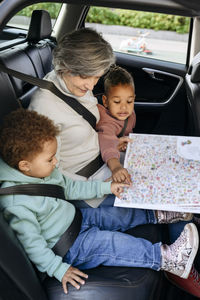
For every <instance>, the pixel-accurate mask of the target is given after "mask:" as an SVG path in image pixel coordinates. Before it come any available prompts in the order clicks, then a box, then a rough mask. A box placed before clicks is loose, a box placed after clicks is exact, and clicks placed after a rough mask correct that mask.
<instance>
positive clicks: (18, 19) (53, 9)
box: [7, 3, 62, 29]
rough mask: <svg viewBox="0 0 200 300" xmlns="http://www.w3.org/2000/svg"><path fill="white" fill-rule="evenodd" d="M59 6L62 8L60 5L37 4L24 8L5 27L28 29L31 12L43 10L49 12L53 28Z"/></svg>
mask: <svg viewBox="0 0 200 300" xmlns="http://www.w3.org/2000/svg"><path fill="white" fill-rule="evenodd" d="M61 6H62V4H61V3H38V4H33V5H30V6H27V7H26V8H24V9H22V10H21V11H20V12H18V13H17V15H16V16H14V17H13V18H12V19H11V20H10V21H9V22H8V24H7V25H8V26H10V27H16V28H21V29H28V28H29V24H30V20H31V15H32V12H33V10H35V9H44V10H47V11H48V12H49V14H50V16H51V20H52V26H53V25H54V24H55V21H56V18H57V17H58V14H59V12H60V9H61Z"/></svg>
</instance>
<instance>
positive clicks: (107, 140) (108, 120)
mask: <svg viewBox="0 0 200 300" xmlns="http://www.w3.org/2000/svg"><path fill="white" fill-rule="evenodd" d="M97 106H98V109H99V113H100V120H99V122H98V123H97V126H96V130H97V131H98V136H99V145H100V149H101V156H102V159H103V161H104V162H105V163H107V161H108V160H109V159H111V158H118V159H119V157H120V153H119V151H118V149H117V146H118V143H119V140H118V137H117V136H118V135H119V134H120V132H121V131H122V128H123V127H124V121H121V120H117V119H115V118H114V117H112V116H111V115H110V113H109V111H108V110H107V109H106V108H105V107H104V106H103V105H100V104H98V105H97ZM135 123H136V115H135V112H134V111H133V113H132V115H131V116H130V117H129V119H128V124H127V127H126V130H125V133H124V136H126V135H128V134H129V133H131V132H132V131H133V128H134V127H135Z"/></svg>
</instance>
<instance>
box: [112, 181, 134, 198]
mask: <svg viewBox="0 0 200 300" xmlns="http://www.w3.org/2000/svg"><path fill="white" fill-rule="evenodd" d="M129 186H130V185H129V184H127V183H118V182H112V183H111V193H113V194H114V195H115V196H117V197H118V198H120V194H121V193H122V192H123V190H124V187H129Z"/></svg>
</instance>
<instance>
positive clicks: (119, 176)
mask: <svg viewBox="0 0 200 300" xmlns="http://www.w3.org/2000/svg"><path fill="white" fill-rule="evenodd" d="M112 179H113V181H115V182H125V183H128V184H131V175H130V174H129V173H128V171H127V169H125V168H123V167H121V166H120V167H117V168H115V169H114V170H113V172H112Z"/></svg>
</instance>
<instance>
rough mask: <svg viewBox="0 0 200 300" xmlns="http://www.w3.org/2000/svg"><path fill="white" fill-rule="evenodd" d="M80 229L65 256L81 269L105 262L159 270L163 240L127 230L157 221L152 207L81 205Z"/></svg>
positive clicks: (69, 262)
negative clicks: (154, 240)
mask: <svg viewBox="0 0 200 300" xmlns="http://www.w3.org/2000/svg"><path fill="white" fill-rule="evenodd" d="M81 212H82V216H83V220H82V226H81V230H80V233H79V235H78V237H77V239H76V240H75V242H74V244H73V245H72V247H71V248H70V249H69V251H68V252H67V253H66V255H65V256H64V258H63V260H64V261H65V262H67V263H68V264H71V265H72V266H74V267H78V268H79V269H90V268H94V267H97V266H99V265H100V264H102V265H105V266H106V265H107V266H128V267H144V268H151V269H154V270H159V269H160V266H161V251H160V245H161V243H156V244H152V243H151V242H149V241H148V240H145V239H142V238H135V237H133V236H131V235H129V234H126V233H123V232H124V231H126V230H128V229H130V228H133V227H136V226H138V225H142V224H149V223H152V224H155V223H156V218H155V214H154V211H153V210H142V209H133V208H119V207H110V206H107V207H105V206H103V207H99V208H84V209H81Z"/></svg>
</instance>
